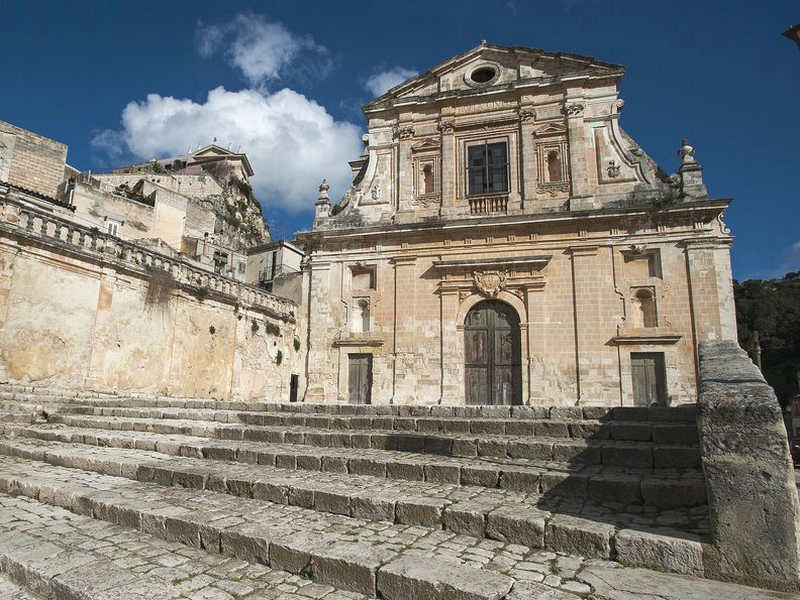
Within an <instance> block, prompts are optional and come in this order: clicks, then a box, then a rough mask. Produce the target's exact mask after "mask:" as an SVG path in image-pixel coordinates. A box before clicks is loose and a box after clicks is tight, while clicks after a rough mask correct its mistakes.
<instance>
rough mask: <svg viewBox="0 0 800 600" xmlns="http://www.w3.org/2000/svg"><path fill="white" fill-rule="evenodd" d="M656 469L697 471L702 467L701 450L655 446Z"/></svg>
mask: <svg viewBox="0 0 800 600" xmlns="http://www.w3.org/2000/svg"><path fill="white" fill-rule="evenodd" d="M653 464H654V466H655V468H656V469H696V468H698V467H699V466H700V449H699V448H696V447H695V448H687V447H685V446H653Z"/></svg>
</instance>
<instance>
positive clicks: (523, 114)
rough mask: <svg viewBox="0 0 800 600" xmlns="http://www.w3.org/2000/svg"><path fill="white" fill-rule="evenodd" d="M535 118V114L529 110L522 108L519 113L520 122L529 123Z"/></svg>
mask: <svg viewBox="0 0 800 600" xmlns="http://www.w3.org/2000/svg"><path fill="white" fill-rule="evenodd" d="M535 118H536V113H535V112H534V111H532V110H531V109H529V108H523V109H522V110H520V111H519V120H520V121H522V122H525V121H530V120H531V119H535Z"/></svg>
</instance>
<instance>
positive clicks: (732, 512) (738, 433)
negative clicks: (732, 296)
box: [697, 342, 800, 591]
mask: <svg viewBox="0 0 800 600" xmlns="http://www.w3.org/2000/svg"><path fill="white" fill-rule="evenodd" d="M697 419H698V429H699V433H700V446H701V453H702V461H703V471H704V473H705V478H706V489H707V491H708V504H709V516H710V525H711V535H712V546H711V547H710V548H708V549H707V551H705V552H704V559H703V560H704V563H705V571H706V575H707V576H709V577H715V578H719V579H728V580H733V581H739V582H742V583H747V584H751V585H758V586H766V587H771V588H776V589H785V590H792V591H797V590H798V589H800V504H798V496H797V485H796V483H795V471H794V468H793V465H792V459H791V457H790V455H789V446H788V443H787V437H786V429H785V427H784V424H783V416H782V414H781V409H780V406H779V405H778V401H777V399H776V398H775V394H774V392H773V391H772V388H770V387H769V385H768V384H767V383H766V381H765V380H764V378H763V376H762V375H761V373H760V372H759V370H758V368H756V366H755V365H754V364H753V363H752V362H751V361H750V359H749V358H748V357H747V354H746V353H745V352H744V350H742V349H741V348H739V346H738V345H737V344H736V342H710V343H705V344H701V345H700V397H699V401H698V416H697Z"/></svg>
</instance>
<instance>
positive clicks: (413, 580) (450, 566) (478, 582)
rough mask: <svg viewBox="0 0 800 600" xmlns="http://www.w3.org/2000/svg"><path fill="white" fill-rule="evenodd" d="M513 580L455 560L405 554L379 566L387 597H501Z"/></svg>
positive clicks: (478, 599) (458, 599)
mask: <svg viewBox="0 0 800 600" xmlns="http://www.w3.org/2000/svg"><path fill="white" fill-rule="evenodd" d="M513 584H514V580H513V579H511V578H510V577H506V576H505V575H502V574H500V573H494V572H492V571H487V570H478V569H473V568H471V567H467V566H464V565H461V564H459V563H456V562H452V563H450V562H449V561H443V560H437V561H436V562H435V563H433V564H432V563H431V561H429V560H426V559H424V558H421V557H412V556H403V557H400V558H397V559H395V560H393V561H391V562H389V563H387V564H385V565H384V566H382V567H381V568H380V570H379V571H378V578H377V591H378V593H379V594H380V597H381V598H384V599H385V600H407V599H409V598H420V599H422V598H424V599H425V600H500V599H501V598H505V596H506V595H507V594H508V592H509V590H511V587H512V585H513Z"/></svg>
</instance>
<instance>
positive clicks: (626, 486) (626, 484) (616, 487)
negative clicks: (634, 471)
mask: <svg viewBox="0 0 800 600" xmlns="http://www.w3.org/2000/svg"><path fill="white" fill-rule="evenodd" d="M587 495H588V496H589V498H591V499H593V500H597V501H598V502H619V503H621V504H641V502H642V490H641V478H639V477H634V476H626V475H603V476H593V477H590V478H589V483H588V488H587Z"/></svg>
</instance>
